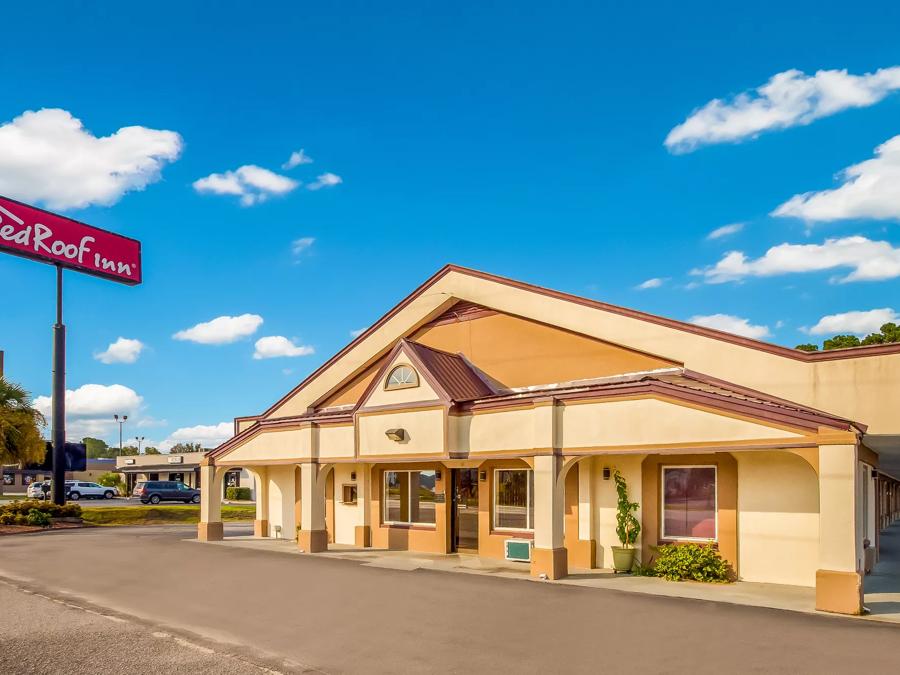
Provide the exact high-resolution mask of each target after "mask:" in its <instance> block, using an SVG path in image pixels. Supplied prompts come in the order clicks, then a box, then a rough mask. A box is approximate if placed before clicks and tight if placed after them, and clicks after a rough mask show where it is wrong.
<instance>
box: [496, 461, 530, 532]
mask: <svg viewBox="0 0 900 675" xmlns="http://www.w3.org/2000/svg"><path fill="white" fill-rule="evenodd" d="M494 529H495V530H533V529H534V472H533V471H532V470H531V469H495V470H494Z"/></svg>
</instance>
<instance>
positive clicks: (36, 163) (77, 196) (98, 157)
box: [0, 108, 182, 209]
mask: <svg viewBox="0 0 900 675" xmlns="http://www.w3.org/2000/svg"><path fill="white" fill-rule="evenodd" d="M0 148H2V152H0V194H4V195H7V196H9V197H15V198H16V199H21V200H23V201H26V202H38V203H41V204H44V205H46V206H47V207H49V208H51V209H80V208H84V207H87V206H90V205H92V204H99V205H103V206H109V205H110V204H115V203H116V202H117V201H119V200H120V199H121V198H122V196H123V195H124V194H125V193H126V192H129V191H131V190H143V189H144V188H145V187H146V186H147V185H149V184H150V183H155V182H156V181H158V180H159V178H160V172H161V171H162V168H163V166H164V165H165V164H166V163H167V162H173V161H175V160H176V159H178V156H179V155H180V154H181V149H182V141H181V136H179V135H178V134H177V133H175V132H174V131H159V130H156V129H148V128H146V127H139V126H134V127H122V128H121V129H119V130H118V131H116V132H115V133H114V134H111V135H109V136H102V137H98V136H94V135H93V134H92V133H91V132H90V131H88V130H87V129H85V128H84V126H83V124H82V122H81V120H79V119H77V118H76V117H73V116H72V114H71V113H70V112H68V111H67V110H61V109H59V108H44V109H42V110H38V111H32V110H29V111H27V112H24V113H22V114H21V115H20V116H19V117H16V118H15V119H13V120H12V121H11V122H7V123H6V124H3V125H0Z"/></svg>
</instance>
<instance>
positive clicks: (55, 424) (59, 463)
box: [51, 265, 66, 506]
mask: <svg viewBox="0 0 900 675" xmlns="http://www.w3.org/2000/svg"><path fill="white" fill-rule="evenodd" d="M51 396H52V410H53V420H52V431H51V433H52V435H53V503H54V504H59V505H60V506H61V505H63V504H65V503H66V324H64V323H63V268H62V266H61V265H57V266H56V323H55V324H53V393H52V394H51Z"/></svg>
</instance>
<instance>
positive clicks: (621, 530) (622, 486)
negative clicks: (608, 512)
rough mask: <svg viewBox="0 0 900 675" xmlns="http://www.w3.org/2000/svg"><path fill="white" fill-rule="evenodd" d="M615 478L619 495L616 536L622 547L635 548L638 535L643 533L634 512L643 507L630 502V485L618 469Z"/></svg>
mask: <svg viewBox="0 0 900 675" xmlns="http://www.w3.org/2000/svg"><path fill="white" fill-rule="evenodd" d="M613 478H614V480H615V481H616V493H617V495H618V498H617V501H616V535H618V537H619V541H620V542H621V544H622V546H624V547H626V548H630V547H631V546H634V542H636V541H637V538H638V535H639V534H640V533H641V523H640V521H639V520H638V519H637V518H636V517H635V515H634V512H635V511H637V510H638V509H639V508H640V506H641V505H640V504H638V503H637V502H632V501H629V499H628V484H627V483H626V482H625V479H624V478H623V477H622V474H621V473H619V470H618V469H616V473H615V475H614V476H613Z"/></svg>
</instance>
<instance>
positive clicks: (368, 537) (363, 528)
mask: <svg viewBox="0 0 900 675" xmlns="http://www.w3.org/2000/svg"><path fill="white" fill-rule="evenodd" d="M354 543H355V544H356V545H357V546H358V547H360V548H369V547H370V546H371V545H372V528H371V527H369V526H368V525H357V526H356V530H355V542H354Z"/></svg>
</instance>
